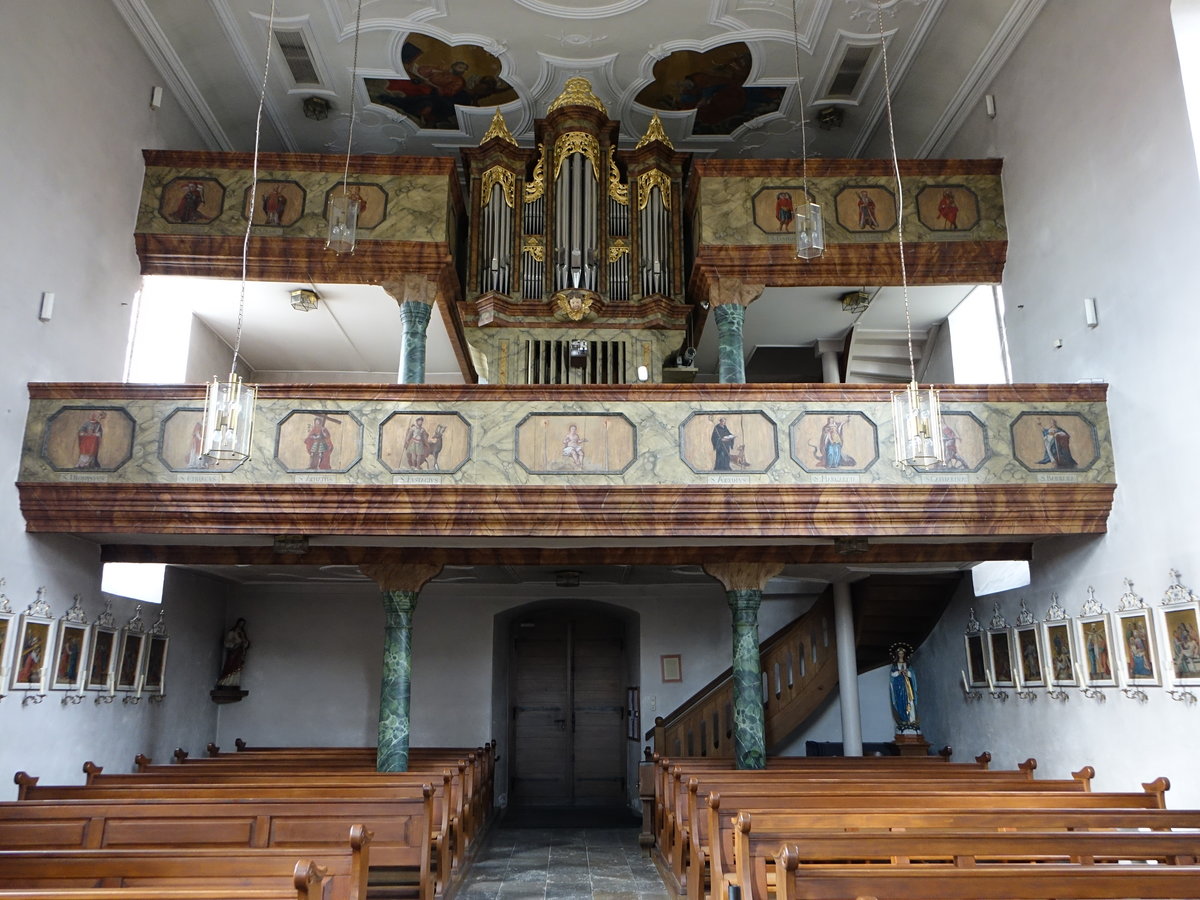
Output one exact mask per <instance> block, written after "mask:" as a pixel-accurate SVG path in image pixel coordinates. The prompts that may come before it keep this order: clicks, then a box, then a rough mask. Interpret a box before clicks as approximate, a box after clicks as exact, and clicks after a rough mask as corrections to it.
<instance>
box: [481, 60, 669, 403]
mask: <svg viewBox="0 0 1200 900" xmlns="http://www.w3.org/2000/svg"><path fill="white" fill-rule="evenodd" d="M618 134H619V123H618V122H616V121H613V120H611V119H609V118H608V112H607V110H606V109H605V107H604V104H603V103H602V102H601V101H600V99H599V98H598V97H597V96H596V95H595V94H594V93H593V92H592V88H591V84H590V83H589V82H588V80H587V79H586V78H570V79H568V80H567V83H566V87H565V89H564V90H563V92H562V93H561V94H560V95H559V96H558V97H557V98H556V99H555V100H554V101H553V102H552V103H551V104H550V107H549V110H548V111H547V114H546V118H544V119H539V120H538V122H537V125H536V129H535V143H536V147H535V148H534V149H526V148H522V147H519V146H518V145H517V142H516V140H515V139H514V138H513V136H512V134H511V133H510V132H509V130H508V127H507V125H506V124H505V121H504V117H503V115H502V114H501V113H500V111H499V110H497V112H496V115H495V117H494V118H493V120H492V125H491V127H490V128H489V129H488V132H487V134H485V135H484V138H483V141H482V143H481V144H480V146H479V147H477V148H470V149H466V150H464V151H463V157H464V162H465V168H466V174H467V180H468V184H469V192H468V196H469V201H468V205H469V210H470V213H469V220H470V226H469V238H468V240H469V252H468V253H467V254H466V266H467V271H466V272H465V273H463V274H464V276H465V277H464V278H463V282H464V291H465V295H466V299H465V300H464V301H463V304H462V308H461V309H460V311H461V313H462V315H461V321H462V322H463V328H464V332H465V338H466V341H467V343H468V345H469V347H470V352H471V358H472V362H473V363H474V365H475V368H476V370H477V371H478V372H479V375H480V379H481V380H482V381H486V382H490V383H493V384H624V383H628V382H634V381H639V380H642V381H645V380H649V381H664V380H680V379H682V378H683V377H686V376H684V375H683V373H685V372H688V371H689V370H688V369H687V368H686V367H685V366H683V365H680V363H682V362H684V361H685V360H687V361H690V355H689V354H688V351H689V348H690V346H691V343H692V342H691V340H690V339H689V338H690V336H691V326H690V323H689V312H690V310H691V307H690V306H688V305H687V304H685V303H684V289H685V283H684V277H683V273H684V246H683V237H682V235H683V229H682V227H681V223H682V218H683V217H682V214H681V213H682V211H681V205H682V202H683V178H684V175H685V174H686V171H687V166H688V161H689V157H690V155H689V154H684V153H677V152H675V150H674V148H673V147H672V145H671V142H670V140H669V139H668V138H667V136H666V134H665V133H664V132H663V129H662V124H661V122H660V121H659V118H658V115H657V114H655V116H654V118H653V119H652V120H651V122H650V125H649V127H648V128H647V130H646V133H645V134H644V135H642V137H641V139H640V140H639V141H638V142H637V145H636V146H635V147H634V148H633V149H632V150H620V149H618V147H617V137H618Z"/></svg>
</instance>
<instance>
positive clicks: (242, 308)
mask: <svg viewBox="0 0 1200 900" xmlns="http://www.w3.org/2000/svg"><path fill="white" fill-rule="evenodd" d="M274 38H275V0H271V14H270V16H269V17H268V19H267V54H266V59H265V60H264V62H263V77H262V86H261V87H260V88H259V91H258V114H257V115H256V116H255V119H254V158H253V161H252V163H251V167H250V214H249V215H248V216H246V233H245V235H244V236H243V237H242V287H241V293H240V295H239V296H238V317H237V332H236V333H235V335H234V340H233V363H232V364H231V365H230V367H229V371H230V373H233V372H236V371H237V361H238V353H240V352H241V349H242V322H243V321H244V320H245V317H246V277H247V269H248V260H249V259H250V229H251V228H252V227H253V226H254V210H255V203H256V202H257V201H256V199H255V198H256V197H257V195H258V145H259V139H260V137H261V135H262V115H263V105H264V104H265V103H266V100H267V76H268V75H270V73H271V42H272V41H273V40H274Z"/></svg>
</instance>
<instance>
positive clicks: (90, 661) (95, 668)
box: [83, 623, 117, 691]
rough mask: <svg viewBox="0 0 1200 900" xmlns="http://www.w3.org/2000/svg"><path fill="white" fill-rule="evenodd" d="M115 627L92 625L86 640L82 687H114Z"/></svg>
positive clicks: (95, 689) (89, 689)
mask: <svg viewBox="0 0 1200 900" xmlns="http://www.w3.org/2000/svg"><path fill="white" fill-rule="evenodd" d="M116 669H117V629H116V628H114V627H113V626H111V625H101V624H99V623H96V624H93V625H92V634H91V640H90V641H88V657H87V674H86V676H85V678H84V682H83V687H84V690H88V691H112V690H114V689H115V688H116Z"/></svg>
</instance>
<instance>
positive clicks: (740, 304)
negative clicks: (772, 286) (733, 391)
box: [709, 278, 763, 384]
mask: <svg viewBox="0 0 1200 900" xmlns="http://www.w3.org/2000/svg"><path fill="white" fill-rule="evenodd" d="M762 292H763V285H761V284H745V283H744V282H742V281H741V280H740V279H737V278H722V279H721V280H720V281H719V282H717V285H716V288H715V290H713V291H712V293H711V296H710V298H709V303H710V304H711V305H712V307H713V318H714V319H715V320H716V323H717V353H718V362H717V380H718V381H720V382H721V384H745V383H746V353H745V348H744V347H743V346H742V323H743V322H744V321H745V319H746V307H747V306H749V305H750V304H751V303H753V302H754V301H755V300H757V299H758V298H759V297H760V296H761V295H762Z"/></svg>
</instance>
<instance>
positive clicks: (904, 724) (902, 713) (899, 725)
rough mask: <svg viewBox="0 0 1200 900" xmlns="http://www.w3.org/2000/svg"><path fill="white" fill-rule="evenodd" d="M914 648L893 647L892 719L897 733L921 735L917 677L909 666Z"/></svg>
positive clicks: (890, 678)
mask: <svg viewBox="0 0 1200 900" xmlns="http://www.w3.org/2000/svg"><path fill="white" fill-rule="evenodd" d="M911 655H912V647H910V646H909V645H908V644H893V645H892V669H891V675H890V677H889V679H888V686H889V692H890V694H891V701H892V718H894V719H895V720H896V732H897V733H898V734H903V733H905V732H912V733H916V734H919V733H920V731H921V723H920V721H919V720H918V719H917V676H916V673H915V672H913V670H912V669H911V668H910V667H909V665H908V657H909V656H911Z"/></svg>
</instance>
